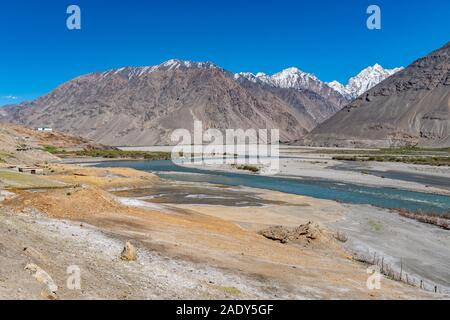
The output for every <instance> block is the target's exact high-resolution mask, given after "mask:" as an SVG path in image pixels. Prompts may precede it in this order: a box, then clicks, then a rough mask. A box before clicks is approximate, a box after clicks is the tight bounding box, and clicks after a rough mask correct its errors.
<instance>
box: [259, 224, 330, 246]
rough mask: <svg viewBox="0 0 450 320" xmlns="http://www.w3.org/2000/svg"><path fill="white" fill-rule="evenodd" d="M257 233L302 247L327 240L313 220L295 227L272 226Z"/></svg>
mask: <svg viewBox="0 0 450 320" xmlns="http://www.w3.org/2000/svg"><path fill="white" fill-rule="evenodd" d="M259 234H261V235H262V236H264V237H266V238H267V239H270V240H273V241H279V242H280V243H284V244H287V243H292V244H296V245H301V246H303V247H309V246H312V245H318V244H322V243H324V242H327V241H328V240H329V238H328V237H327V235H326V234H325V233H324V232H323V231H322V230H321V228H320V226H319V225H318V224H316V223H313V222H308V223H306V224H303V225H300V226H298V227H296V228H287V227H283V226H273V227H270V228H268V229H265V230H262V231H260V232H259Z"/></svg>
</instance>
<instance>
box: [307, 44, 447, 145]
mask: <svg viewBox="0 0 450 320" xmlns="http://www.w3.org/2000/svg"><path fill="white" fill-rule="evenodd" d="M449 58H450V43H447V45H445V46H444V47H443V48H441V49H439V50H436V51H434V52H432V53H431V54H429V55H428V56H426V57H424V58H421V59H419V60H417V61H416V62H414V63H413V64H412V65H410V66H409V67H407V68H406V69H405V70H403V71H400V72H398V73H396V74H395V75H393V76H391V77H390V78H388V79H386V80H385V81H383V82H381V83H380V84H378V85H377V86H375V87H374V88H373V89H371V90H369V91H368V92H366V93H364V94H363V95H361V96H360V97H359V98H357V99H356V100H354V101H353V102H352V103H350V104H349V105H348V106H347V107H345V108H344V109H342V110H341V111H340V112H338V113H337V114H336V115H335V116H333V117H331V118H330V119H329V120H327V121H325V122H324V123H322V124H321V125H319V126H318V127H317V128H316V129H314V130H313V131H312V132H311V134H309V135H308V136H307V137H306V138H305V139H304V140H303V141H302V143H307V144H313V145H322V146H337V145H341V146H399V145H419V146H431V147H435V146H436V147H437V146H445V147H449V146H450V59H449Z"/></svg>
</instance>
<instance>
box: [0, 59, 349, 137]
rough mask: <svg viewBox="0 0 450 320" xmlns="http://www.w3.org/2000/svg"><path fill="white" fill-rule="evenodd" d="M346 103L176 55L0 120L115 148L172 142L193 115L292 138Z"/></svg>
mask: <svg viewBox="0 0 450 320" xmlns="http://www.w3.org/2000/svg"><path fill="white" fill-rule="evenodd" d="M331 91H332V90H331ZM334 99H336V96H334ZM343 104H344V99H343V98H342V99H340V100H339V99H337V101H336V100H332V99H329V98H327V97H325V96H321V95H320V94H319V93H317V92H313V91H310V90H306V89H305V90H301V91H300V90H293V89H282V88H278V89H276V90H275V89H271V90H269V89H267V88H263V87H262V86H259V87H258V86H257V85H252V86H250V85H249V84H247V85H246V84H244V83H242V82H240V81H236V79H235V78H234V75H233V74H231V73H229V72H227V71H225V70H223V69H222V68H219V67H217V66H216V65H214V64H212V63H195V62H189V61H178V60H171V61H168V62H166V63H164V64H161V65H159V66H155V67H141V68H122V69H118V70H112V71H108V72H103V73H100V72H99V73H93V74H89V75H85V76H81V77H79V78H77V79H74V80H72V81H69V82H67V83H65V84H63V85H62V86H60V87H59V88H57V89H56V90H54V91H53V92H51V93H50V94H48V95H46V96H44V97H42V98H39V99H37V100H35V101H33V102H30V103H24V104H22V105H18V106H10V107H5V108H3V109H0V119H1V121H4V122H14V123H18V124H21V125H25V126H29V127H40V126H51V127H53V128H55V129H57V130H59V131H62V132H67V133H70V134H75V135H81V136H83V137H86V138H89V139H92V140H94V141H96V142H99V143H102V144H107V145H113V146H130V145H133V146H146V145H155V144H159V145H165V144H173V142H171V141H170V135H171V133H172V131H173V130H174V129H179V128H184V129H191V128H192V127H193V123H194V120H201V121H203V124H204V126H205V129H207V128H216V129H221V130H224V129H238V128H241V129H249V128H254V129H272V128H278V129H280V130H281V132H280V138H281V140H293V139H298V138H300V137H302V136H304V135H305V134H306V133H307V132H309V131H310V130H312V129H313V128H314V127H315V126H316V125H317V124H318V123H319V122H321V121H323V120H324V119H326V118H328V117H329V116H331V115H332V114H334V113H335V112H336V111H337V110H339V109H340V108H341V107H342V106H343ZM311 110H312V111H313V112H312V111H311ZM316 110H317V111H316ZM318 114H320V116H318Z"/></svg>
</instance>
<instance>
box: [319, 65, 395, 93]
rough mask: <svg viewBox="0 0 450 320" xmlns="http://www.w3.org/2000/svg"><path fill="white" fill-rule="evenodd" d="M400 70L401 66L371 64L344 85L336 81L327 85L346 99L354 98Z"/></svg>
mask: <svg viewBox="0 0 450 320" xmlns="http://www.w3.org/2000/svg"><path fill="white" fill-rule="evenodd" d="M401 70H403V68H394V69H384V68H383V67H382V66H381V65H379V64H378V63H376V64H375V65H373V66H370V67H367V68H365V69H364V70H362V71H361V72H360V73H359V74H358V75H357V76H355V77H353V78H351V79H350V80H349V82H348V84H347V85H345V86H344V85H343V84H341V83H339V82H338V81H332V82H329V83H328V86H330V87H331V88H333V89H334V90H335V91H337V92H339V93H340V94H342V95H343V96H344V97H346V98H347V99H355V98H357V97H359V96H360V95H362V94H363V93H364V92H366V91H368V90H370V89H372V88H373V87H375V86H376V85H378V84H379V83H380V82H382V81H384V80H385V79H387V78H389V77H390V76H392V75H393V74H395V73H397V72H399V71H401Z"/></svg>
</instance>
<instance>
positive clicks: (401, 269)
mask: <svg viewBox="0 0 450 320" xmlns="http://www.w3.org/2000/svg"><path fill="white" fill-rule="evenodd" d="M402 278H403V258H400V281H402Z"/></svg>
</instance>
